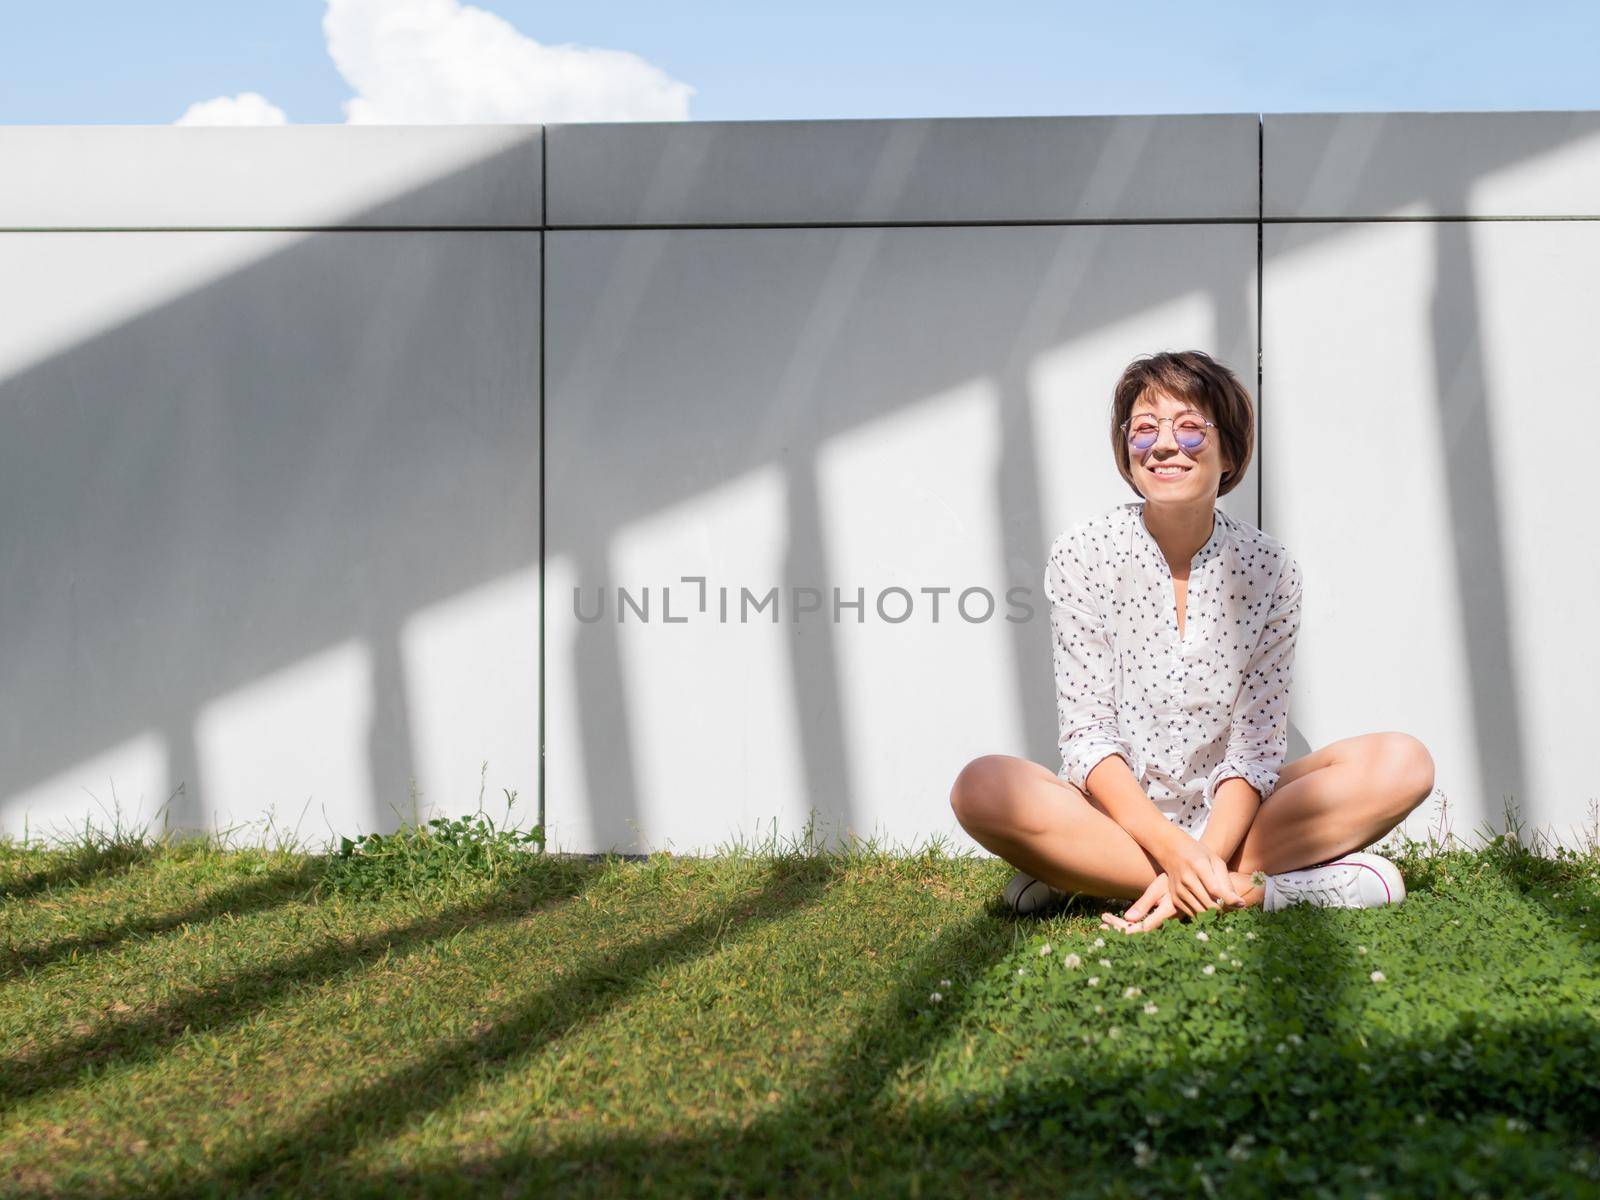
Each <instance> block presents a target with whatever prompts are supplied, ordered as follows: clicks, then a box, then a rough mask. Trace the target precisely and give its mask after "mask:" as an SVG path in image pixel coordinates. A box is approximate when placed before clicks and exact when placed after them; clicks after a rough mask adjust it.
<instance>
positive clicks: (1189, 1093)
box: [1183, 1083, 1200, 1165]
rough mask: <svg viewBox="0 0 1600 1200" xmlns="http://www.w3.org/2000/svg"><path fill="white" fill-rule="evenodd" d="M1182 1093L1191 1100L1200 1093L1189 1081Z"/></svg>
mask: <svg viewBox="0 0 1600 1200" xmlns="http://www.w3.org/2000/svg"><path fill="white" fill-rule="evenodd" d="M1183 1094H1184V1096H1186V1097H1187V1098H1188V1099H1190V1100H1193V1099H1194V1098H1195V1097H1196V1096H1198V1095H1199V1094H1200V1089H1199V1088H1197V1087H1195V1086H1194V1084H1192V1083H1191V1084H1189V1085H1188V1086H1187V1087H1185V1088H1184V1089H1183ZM1196 1165H1198V1164H1196Z"/></svg>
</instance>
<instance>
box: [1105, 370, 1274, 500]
mask: <svg viewBox="0 0 1600 1200" xmlns="http://www.w3.org/2000/svg"><path fill="white" fill-rule="evenodd" d="M1146 392H1158V393H1164V394H1166V395H1168V396H1171V397H1172V398H1173V399H1174V400H1179V401H1182V402H1184V403H1187V404H1189V405H1192V406H1193V407H1194V408H1197V409H1199V410H1200V411H1201V412H1203V413H1204V414H1205V415H1206V419H1207V420H1209V421H1213V422H1215V423H1216V426H1217V427H1216V429H1214V430H1212V431H1211V432H1212V435H1213V440H1212V443H1211V444H1212V445H1214V446H1218V447H1220V448H1221V450H1222V451H1223V453H1224V454H1225V455H1226V456H1227V458H1228V459H1229V460H1230V461H1231V462H1232V463H1233V470H1232V471H1224V472H1223V475H1222V480H1221V482H1220V483H1219V484H1218V485H1217V495H1218V496H1226V495H1227V494H1228V493H1229V492H1231V491H1233V489H1234V488H1235V487H1236V486H1237V485H1238V483H1239V480H1241V479H1242V478H1244V473H1245V469H1246V468H1247V467H1249V465H1250V457H1251V455H1252V454H1253V453H1254V451H1255V443H1256V410H1255V405H1254V404H1253V403H1252V402H1251V400H1250V392H1249V391H1248V390H1247V389H1246V388H1245V386H1244V384H1242V383H1240V382H1239V377H1238V376H1237V375H1235V374H1234V373H1233V372H1232V371H1231V370H1229V369H1228V368H1227V367H1225V366H1223V365H1222V364H1221V363H1219V362H1218V361H1217V360H1216V359H1214V358H1212V357H1211V356H1210V355H1209V354H1207V353H1206V352H1205V351H1204V350H1163V351H1161V352H1160V353H1159V354H1148V355H1141V356H1140V357H1139V358H1136V359H1134V360H1133V361H1132V362H1131V363H1129V364H1128V366H1127V367H1126V369H1124V370H1123V372H1122V377H1121V378H1120V379H1118V380H1117V386H1116V388H1115V389H1114V390H1113V392H1112V397H1111V452H1112V453H1113V454H1114V455H1116V459H1117V471H1118V472H1119V473H1120V474H1121V475H1122V477H1123V478H1124V479H1126V480H1127V481H1128V486H1129V487H1131V488H1133V490H1134V492H1135V493H1137V494H1138V495H1140V496H1142V495H1143V494H1144V493H1142V492H1140V491H1139V489H1138V488H1137V487H1136V486H1135V485H1134V482H1133V465H1132V463H1130V462H1129V459H1128V436H1127V434H1126V433H1124V432H1123V430H1122V423H1123V422H1124V421H1126V420H1128V418H1129V417H1130V416H1131V415H1132V413H1133V406H1134V404H1135V403H1137V402H1138V400H1139V398H1140V397H1141V396H1143V395H1144V394H1145V393H1146Z"/></svg>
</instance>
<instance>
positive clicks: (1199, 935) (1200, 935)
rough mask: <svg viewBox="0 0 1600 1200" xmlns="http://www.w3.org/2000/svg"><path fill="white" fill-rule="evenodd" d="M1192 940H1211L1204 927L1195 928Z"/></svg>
mask: <svg viewBox="0 0 1600 1200" xmlns="http://www.w3.org/2000/svg"><path fill="white" fill-rule="evenodd" d="M1194 940H1195V941H1197V942H1209V941H1210V940H1211V935H1210V934H1209V933H1207V932H1206V931H1205V930H1204V929H1197V930H1196V931H1195V935H1194Z"/></svg>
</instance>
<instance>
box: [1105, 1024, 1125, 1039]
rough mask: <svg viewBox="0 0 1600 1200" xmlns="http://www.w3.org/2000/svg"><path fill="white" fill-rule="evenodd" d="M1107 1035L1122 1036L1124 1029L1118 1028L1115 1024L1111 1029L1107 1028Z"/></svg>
mask: <svg viewBox="0 0 1600 1200" xmlns="http://www.w3.org/2000/svg"><path fill="white" fill-rule="evenodd" d="M1106 1036H1107V1037H1121V1036H1122V1030H1120V1029H1118V1028H1117V1027H1116V1026H1115V1025H1113V1026H1112V1027H1111V1028H1110V1029H1108V1030H1106Z"/></svg>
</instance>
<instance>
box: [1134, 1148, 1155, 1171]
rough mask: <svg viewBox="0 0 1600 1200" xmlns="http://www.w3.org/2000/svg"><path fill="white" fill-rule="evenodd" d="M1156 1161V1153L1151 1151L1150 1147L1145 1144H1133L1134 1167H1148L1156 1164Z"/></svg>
mask: <svg viewBox="0 0 1600 1200" xmlns="http://www.w3.org/2000/svg"><path fill="white" fill-rule="evenodd" d="M1155 1160H1156V1152H1155V1151H1154V1150H1152V1149H1150V1147H1149V1146H1148V1145H1146V1144H1145V1143H1144V1142H1135V1143H1134V1144H1133V1165H1134V1166H1136V1167H1148V1166H1149V1165H1150V1164H1151V1163H1153V1162H1155Z"/></svg>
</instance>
